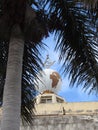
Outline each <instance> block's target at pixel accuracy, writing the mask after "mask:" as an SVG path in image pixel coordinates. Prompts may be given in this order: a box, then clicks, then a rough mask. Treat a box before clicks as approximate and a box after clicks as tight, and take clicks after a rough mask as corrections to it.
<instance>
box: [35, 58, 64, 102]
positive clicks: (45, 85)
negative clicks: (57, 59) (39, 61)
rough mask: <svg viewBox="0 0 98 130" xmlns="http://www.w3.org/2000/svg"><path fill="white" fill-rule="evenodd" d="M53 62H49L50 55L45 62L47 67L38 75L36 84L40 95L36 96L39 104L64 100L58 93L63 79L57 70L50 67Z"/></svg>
mask: <svg viewBox="0 0 98 130" xmlns="http://www.w3.org/2000/svg"><path fill="white" fill-rule="evenodd" d="M53 63H54V62H49V57H47V59H46V61H45V63H44V67H45V69H43V71H41V72H39V74H38V75H37V79H36V81H35V86H36V89H37V90H38V92H40V95H38V96H37V98H36V99H37V104H39V103H57V102H58V103H62V102H64V99H63V98H61V97H60V96H58V95H57V92H58V91H59V90H60V88H61V84H62V79H61V77H60V75H59V73H58V72H57V71H55V70H53V69H50V66H51V65H53ZM50 64H51V65H50Z"/></svg>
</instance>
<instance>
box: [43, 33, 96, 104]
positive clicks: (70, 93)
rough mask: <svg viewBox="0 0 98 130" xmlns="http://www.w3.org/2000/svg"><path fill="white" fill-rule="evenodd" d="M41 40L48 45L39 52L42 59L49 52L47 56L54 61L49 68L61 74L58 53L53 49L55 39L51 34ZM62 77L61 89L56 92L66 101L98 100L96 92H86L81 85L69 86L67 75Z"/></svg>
mask: <svg viewBox="0 0 98 130" xmlns="http://www.w3.org/2000/svg"><path fill="white" fill-rule="evenodd" d="M43 42H44V43H45V44H47V46H48V47H46V51H45V50H43V51H42V52H41V54H42V56H43V61H45V58H46V55H47V54H49V57H50V59H51V60H52V61H56V62H55V64H54V65H53V66H52V67H51V69H54V70H56V71H58V72H59V73H60V75H62V74H61V71H60V69H61V64H60V63H59V62H58V57H59V53H56V52H55V51H54V47H55V44H56V42H55V40H54V38H53V35H50V36H49V37H48V38H47V39H44V40H43ZM61 78H62V86H61V90H60V91H59V92H58V95H60V96H61V97H63V98H64V99H65V100H66V101H68V102H82V101H83V102H84V101H85V102H86V101H98V95H96V94H90V95H89V94H88V92H84V91H83V90H82V86H78V87H76V85H74V86H73V87H72V86H70V82H69V79H68V75H67V74H66V77H64V76H63V75H62V76H61Z"/></svg>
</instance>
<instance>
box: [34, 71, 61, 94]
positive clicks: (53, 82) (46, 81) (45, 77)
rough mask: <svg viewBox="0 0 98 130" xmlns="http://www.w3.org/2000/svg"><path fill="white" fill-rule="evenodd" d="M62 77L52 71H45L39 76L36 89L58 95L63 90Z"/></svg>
mask: <svg viewBox="0 0 98 130" xmlns="http://www.w3.org/2000/svg"><path fill="white" fill-rule="evenodd" d="M61 83H62V80H61V77H60V75H59V73H58V72H56V71H55V70H52V69H44V70H43V71H41V72H40V73H39V74H38V75H37V79H36V89H37V90H38V91H39V92H41V93H42V92H54V93H56V92H57V91H58V90H59V89H60V88H61Z"/></svg>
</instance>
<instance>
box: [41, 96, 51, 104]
mask: <svg viewBox="0 0 98 130" xmlns="http://www.w3.org/2000/svg"><path fill="white" fill-rule="evenodd" d="M40 103H52V96H42V97H41V101H40Z"/></svg>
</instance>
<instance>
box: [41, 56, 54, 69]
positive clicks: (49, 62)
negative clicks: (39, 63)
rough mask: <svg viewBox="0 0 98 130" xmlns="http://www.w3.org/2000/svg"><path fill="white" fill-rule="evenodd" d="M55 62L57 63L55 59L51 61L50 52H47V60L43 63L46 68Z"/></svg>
mask: <svg viewBox="0 0 98 130" xmlns="http://www.w3.org/2000/svg"><path fill="white" fill-rule="evenodd" d="M54 63H55V61H51V60H50V58H49V54H47V55H46V60H45V62H44V63H43V66H44V68H46V69H49V68H50V67H51V66H52V65H53V64H54Z"/></svg>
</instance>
